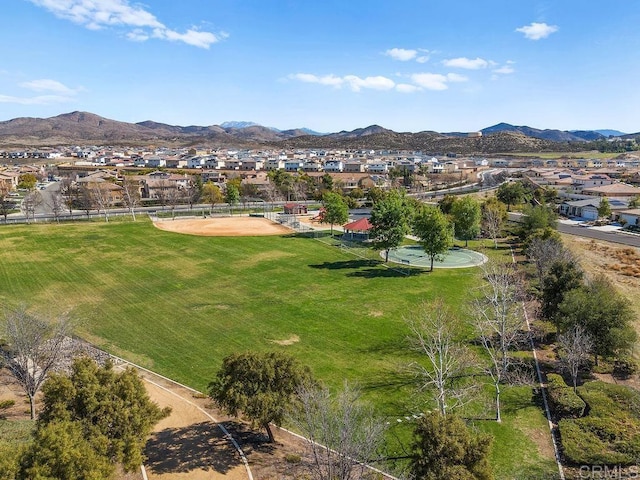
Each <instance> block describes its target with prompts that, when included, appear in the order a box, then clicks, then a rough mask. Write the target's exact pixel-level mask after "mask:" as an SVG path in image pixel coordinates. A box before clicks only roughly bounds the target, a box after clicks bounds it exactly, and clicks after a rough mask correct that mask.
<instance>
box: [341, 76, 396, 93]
mask: <svg viewBox="0 0 640 480" xmlns="http://www.w3.org/2000/svg"><path fill="white" fill-rule="evenodd" d="M344 80H345V82H346V83H347V84H348V85H349V87H350V88H351V90H353V91H354V92H359V91H360V89H362V88H371V89H373V90H391V89H392V88H393V87H395V86H396V83H395V82H394V81H393V80H391V79H390V78H387V77H382V76H376V77H366V78H360V77H357V76H355V75H347V76H346V77H344Z"/></svg>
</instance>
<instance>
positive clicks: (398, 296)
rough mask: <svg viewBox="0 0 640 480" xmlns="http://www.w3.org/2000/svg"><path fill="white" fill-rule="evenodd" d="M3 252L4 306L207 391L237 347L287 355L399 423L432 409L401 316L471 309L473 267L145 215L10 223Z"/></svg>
mask: <svg viewBox="0 0 640 480" xmlns="http://www.w3.org/2000/svg"><path fill="white" fill-rule="evenodd" d="M0 251H2V262H0V282H2V284H3V289H2V291H1V292H0V302H2V304H3V305H8V306H17V305H20V304H25V305H27V306H28V307H29V308H30V309H32V310H33V311H35V312H39V313H40V314H42V315H60V314H63V313H64V312H68V313H69V315H70V317H71V318H72V319H74V321H75V322H77V332H78V334H79V335H80V336H81V337H83V338H85V339H87V340H89V341H91V342H92V343H95V344H97V345H98V346H100V347H102V348H104V349H106V350H108V351H110V352H112V353H115V354H117V355H120V356H123V357H125V358H127V359H129V360H131V361H134V362H136V363H139V364H142V365H143V366H146V367H148V368H151V369H153V370H155V371H157V372H159V373H162V374H164V375H166V376H168V377H170V378H173V379H175V380H177V381H179V382H182V383H185V384H187V385H190V386H192V387H194V388H197V389H198V390H201V391H204V390H205V389H206V387H207V384H208V383H209V382H210V381H211V380H212V379H213V377H214V375H215V372H216V371H217V369H218V368H219V365H220V363H221V361H222V358H224V356H226V355H228V354H230V353H233V352H237V351H245V350H249V349H251V350H260V351H266V350H282V351H288V352H290V353H291V354H293V355H294V356H296V357H297V358H299V359H300V360H301V361H302V362H303V363H305V364H307V365H309V366H310V367H311V369H312V370H313V372H314V374H315V375H316V376H317V377H318V378H320V379H321V380H322V381H324V382H326V383H327V384H328V385H330V386H331V387H333V388H338V387H340V386H341V385H342V383H343V381H344V380H345V379H347V380H349V381H350V382H353V383H357V384H359V385H360V386H361V387H362V388H363V390H364V398H365V399H366V400H369V401H371V402H373V403H374V404H375V405H376V407H377V409H378V411H379V412H380V413H381V414H382V415H385V416H386V418H388V419H389V420H390V421H395V419H398V418H402V417H404V416H405V415H408V414H412V413H419V412H420V411H421V410H422V409H424V408H425V405H424V399H423V398H418V397H416V396H415V395H414V394H413V389H412V388H411V387H410V386H409V385H408V379H407V378H406V375H404V374H402V373H401V369H402V367H403V366H405V365H407V364H408V363H409V362H411V361H412V360H415V359H416V357H415V355H414V354H413V353H411V352H410V351H408V349H407V344H406V336H407V334H408V329H407V327H406V324H405V321H404V318H405V317H407V316H409V315H410V314H411V312H412V310H414V307H415V306H416V305H418V304H419V303H420V302H421V301H425V300H426V301H429V300H433V299H434V298H436V297H443V298H444V299H445V300H446V302H447V304H448V305H450V306H451V308H452V309H454V310H456V311H458V312H459V313H462V312H463V308H464V302H465V299H466V296H467V294H468V292H469V291H470V289H471V288H472V287H473V285H474V284H475V282H476V278H477V273H478V270H477V269H452V270H443V269H437V270H435V271H434V272H432V273H429V272H421V273H419V274H414V275H403V274H400V273H398V272H396V271H394V270H391V269H388V268H385V267H383V266H381V265H380V264H379V262H374V261H371V260H368V259H362V258H359V257H357V256H353V255H351V254H349V253H347V252H343V251H341V250H340V249H339V248H336V247H333V246H329V245H325V244H323V243H321V242H318V241H315V240H313V239H309V238H303V237H298V236H295V235H290V236H275V237H235V238H231V237H198V236H191V235H181V234H176V233H170V232H164V231H161V230H158V229H155V228H154V227H153V226H152V225H151V223H150V222H149V221H148V220H146V219H144V220H139V221H137V222H117V223H114V222H110V223H97V222H88V223H77V224H66V225H22V226H5V227H2V229H0ZM491 255H492V256H493V255H494V253H491ZM530 407H531V408H532V410H531V415H539V412H538V414H536V413H535V412H536V408H537V407H535V406H534V404H533V403H530ZM506 425H508V423H507V421H505V423H504V424H503V426H502V427H506ZM533 425H537V423H536V422H533ZM507 431H510V429H508V428H507ZM497 433H498V434H499V435H503V434H502V433H501V431H499V432H497ZM498 443H501V444H502V443H503V442H501V441H499V442H498ZM505 445H506V444H505ZM530 455H531V456H532V457H535V456H536V455H537V453H536V452H535V451H532V452H530ZM505 458H506V459H507V461H508V460H509V457H508V455H505ZM514 461H515V460H514ZM503 470H504V471H510V470H509V469H508V468H507V469H503ZM505 478H507V477H505Z"/></svg>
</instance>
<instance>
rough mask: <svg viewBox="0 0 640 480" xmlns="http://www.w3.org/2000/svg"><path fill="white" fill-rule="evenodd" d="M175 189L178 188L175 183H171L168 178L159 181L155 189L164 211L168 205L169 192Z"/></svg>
mask: <svg viewBox="0 0 640 480" xmlns="http://www.w3.org/2000/svg"><path fill="white" fill-rule="evenodd" d="M173 188H176V185H175V183H173V182H170V181H169V180H167V179H166V178H163V179H161V180H158V182H157V183H156V188H155V189H154V192H155V197H156V199H157V200H158V203H159V204H160V205H161V206H162V209H163V210H164V208H165V207H166V206H167V203H168V197H169V191H170V190H171V189H173Z"/></svg>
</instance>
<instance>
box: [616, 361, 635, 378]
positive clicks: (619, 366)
mask: <svg viewBox="0 0 640 480" xmlns="http://www.w3.org/2000/svg"><path fill="white" fill-rule="evenodd" d="M636 373H638V363H637V362H636V361H635V360H633V359H632V358H621V359H619V360H616V361H615V362H614V363H613V376H614V377H616V378H622V379H626V378H629V377H631V376H633V375H635V374H636Z"/></svg>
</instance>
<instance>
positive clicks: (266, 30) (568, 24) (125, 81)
mask: <svg viewBox="0 0 640 480" xmlns="http://www.w3.org/2000/svg"><path fill="white" fill-rule="evenodd" d="M2 20H3V28H2V29H0V52H1V55H0V58H2V62H1V63H0V120H9V119H11V118H16V117H50V116H54V115H58V114H61V113H66V112H71V111H74V110H81V111H88V112H92V113H95V114H98V115H101V116H103V117H107V118H111V119H114V120H121V121H127V122H140V121H144V120H155V121H158V122H163V123H169V124H172V125H183V126H184V125H213V124H219V123H222V122H224V121H227V120H248V121H254V122H257V123H260V124H262V125H267V126H273V127H277V128H281V129H286V128H295V127H309V128H312V129H314V130H318V131H322V132H335V131H340V130H352V129H354V128H358V127H365V126H368V125H371V124H379V125H382V126H383V127H386V128H390V129H393V130H396V131H412V132H417V131H423V130H435V131H440V132H448V131H475V130H479V129H481V128H484V127H487V126H490V125H493V124H495V123H498V122H508V123H512V124H516V125H529V126H532V127H537V128H558V129H563V130H564V129H567V130H568V129H597V128H614V129H618V130H622V131H625V132H638V131H640V116H639V115H638V112H639V111H640V108H639V107H640V88H639V86H640V61H639V57H640V28H638V25H640V2H636V1H625V0H610V1H608V2H601V1H595V0H594V1H591V2H585V1H584V0H548V1H528V0H367V1H361V0H343V1H337V0H314V1H312V0H295V1H294V0H180V1H177V0H146V1H144V2H139V3H138V2H133V1H129V0H3V2H2Z"/></svg>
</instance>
